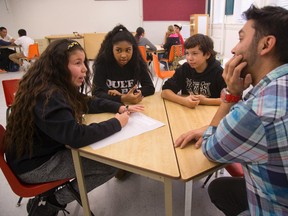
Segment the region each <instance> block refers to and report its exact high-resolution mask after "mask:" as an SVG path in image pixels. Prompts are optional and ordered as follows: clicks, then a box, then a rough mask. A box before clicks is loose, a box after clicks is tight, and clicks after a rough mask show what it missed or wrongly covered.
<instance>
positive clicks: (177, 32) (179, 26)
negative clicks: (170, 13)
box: [174, 23, 185, 55]
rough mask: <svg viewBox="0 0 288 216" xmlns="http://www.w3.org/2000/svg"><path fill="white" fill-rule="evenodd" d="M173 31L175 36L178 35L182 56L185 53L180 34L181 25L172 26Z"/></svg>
mask: <svg viewBox="0 0 288 216" xmlns="http://www.w3.org/2000/svg"><path fill="white" fill-rule="evenodd" d="M174 30H175V32H176V34H178V37H179V39H180V44H181V45H182V52H183V55H184V53H185V51H184V39H183V37H182V35H181V33H180V32H181V30H182V25H181V24H180V23H177V24H174Z"/></svg>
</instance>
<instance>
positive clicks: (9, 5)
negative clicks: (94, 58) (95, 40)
mask: <svg viewBox="0 0 288 216" xmlns="http://www.w3.org/2000/svg"><path fill="white" fill-rule="evenodd" d="M142 1H143V0H126V1H94V0H81V1H79V0H48V1H45V0H0V17H1V19H0V26H5V27H6V28H7V29H8V33H9V34H10V35H12V36H14V37H17V31H18V29H20V28H24V29H26V30H27V32H28V35H29V36H31V37H32V38H34V39H41V38H44V37H45V36H46V35H53V34H72V32H74V31H77V32H79V33H86V32H87V33H88V32H108V31H110V30H111V29H112V28H113V27H114V26H115V25H117V24H119V23H121V24H123V25H125V26H126V27H127V28H128V29H129V30H130V31H135V30H136V29H137V27H139V26H142V27H143V28H144V29H145V31H146V37H147V38H149V39H150V40H151V41H152V42H153V43H155V44H162V43H163V39H164V34H165V32H166V30H167V27H168V25H173V24H174V23H179V22H180V23H181V24H182V25H189V24H190V23H189V17H188V18H187V20H185V21H145V22H144V21H143V12H142V10H143V9H142V8H143V5H142ZM212 1H213V2H214V8H215V9H214V10H213V11H212V13H211V15H212V16H211V19H212V20H210V23H212V25H211V28H210V29H209V30H210V36H211V37H212V38H213V40H214V43H215V49H216V51H218V52H220V53H221V54H222V55H223V56H225V57H227V58H229V57H231V56H232V54H231V49H232V48H233V46H235V44H236V43H237V42H238V31H239V30H240V28H241V27H242V25H243V23H244V22H243V20H241V18H240V17H241V16H240V15H241V13H242V12H243V11H244V10H246V9H247V8H248V7H249V5H250V4H251V3H256V4H257V5H258V6H259V7H262V6H264V5H268V4H271V5H281V6H283V7H286V8H287V7H288V4H287V0H254V1H253V0H235V5H234V15H232V16H224V7H225V0H212ZM155 12H157V10H155Z"/></svg>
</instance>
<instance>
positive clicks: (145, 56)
mask: <svg viewBox="0 0 288 216" xmlns="http://www.w3.org/2000/svg"><path fill="white" fill-rule="evenodd" d="M138 48H139V51H140V53H141V56H142V58H143V60H144V62H146V63H147V64H148V63H149V62H150V61H149V60H147V52H146V47H145V46H138Z"/></svg>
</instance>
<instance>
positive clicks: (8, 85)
mask: <svg viewBox="0 0 288 216" xmlns="http://www.w3.org/2000/svg"><path fill="white" fill-rule="evenodd" d="M19 81H20V79H11V80H2V85H3V91H4V96H5V101H6V106H7V110H6V123H7V121H8V116H9V114H10V110H11V105H12V103H13V102H14V97H15V93H16V91H17V90H18V85H19Z"/></svg>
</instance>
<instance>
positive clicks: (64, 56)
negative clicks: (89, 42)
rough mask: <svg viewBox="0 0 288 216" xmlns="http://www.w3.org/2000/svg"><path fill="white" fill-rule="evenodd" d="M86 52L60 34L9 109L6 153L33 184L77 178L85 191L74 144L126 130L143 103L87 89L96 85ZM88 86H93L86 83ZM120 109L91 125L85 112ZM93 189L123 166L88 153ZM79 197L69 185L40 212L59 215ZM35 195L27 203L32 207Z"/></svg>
mask: <svg viewBox="0 0 288 216" xmlns="http://www.w3.org/2000/svg"><path fill="white" fill-rule="evenodd" d="M90 75H91V72H90V70H89V66H88V60H87V58H86V54H85V51H84V49H83V48H82V47H81V45H80V44H79V43H78V42H77V41H74V40H68V39H61V40H55V41H53V42H52V43H50V44H49V45H48V47H47V48H46V49H45V51H44V52H43V54H42V55H41V56H40V58H39V59H38V60H37V61H35V63H34V64H33V67H31V68H30V69H29V71H28V73H26V74H24V76H23V78H22V79H21V81H20V83H19V89H18V91H17V93H16V95H15V101H14V103H13V105H12V107H13V108H12V109H11V114H10V115H9V118H8V122H7V127H6V134H5V138H4V142H3V144H4V145H3V146H0V148H1V150H3V151H4V152H5V154H6V159H7V162H8V164H9V166H10V167H11V169H12V170H13V172H14V173H15V174H16V175H17V176H18V178H19V179H20V180H21V181H22V182H25V183H27V184H35V183H43V182H50V181H55V180H61V179H67V178H69V179H73V180H72V181H71V185H72V187H73V188H74V189H75V190H76V191H79V189H78V183H77V179H76V173H75V169H74V165H73V159H72V154H71V150H70V149H67V148H66V147H65V145H69V146H70V147H72V148H81V147H83V146H87V145H90V144H92V143H94V142H97V141H99V140H102V139H104V138H106V137H108V136H110V135H112V134H114V133H116V132H118V131H120V130H121V129H122V128H123V127H124V126H125V125H126V124H127V122H128V119H129V113H130V112H137V111H143V109H144V107H143V106H141V105H131V106H129V107H126V106H123V105H122V104H121V103H117V102H114V101H110V100H106V99H103V98H96V97H91V96H89V94H88V93H86V94H84V93H83V92H84V89H91V81H90ZM86 87H88V88H86ZM101 112H113V113H116V114H115V116H114V117H113V118H111V119H108V120H106V121H103V122H100V123H92V124H90V125H85V124H84V123H83V114H85V113H101ZM82 164H83V169H84V170H83V172H84V178H85V180H84V181H85V184H86V188H87V191H88V192H89V191H91V190H93V189H94V188H96V187H98V186H99V185H101V184H103V183H105V182H106V181H108V180H109V179H111V178H112V177H113V176H114V175H115V174H116V172H117V169H116V168H114V167H111V166H108V165H105V164H102V163H99V162H96V161H93V160H90V159H88V158H82ZM73 200H74V196H73V195H72V194H71V192H70V190H69V189H67V187H62V188H59V189H58V190H57V191H56V192H54V193H51V194H49V195H47V196H46V197H44V200H40V201H39V204H38V205H37V209H36V212H35V215H57V213H58V211H60V210H65V207H66V204H67V203H70V202H72V201H73ZM32 202H33V200H32V199H30V200H29V201H28V204H27V211H30V208H31V205H32Z"/></svg>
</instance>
